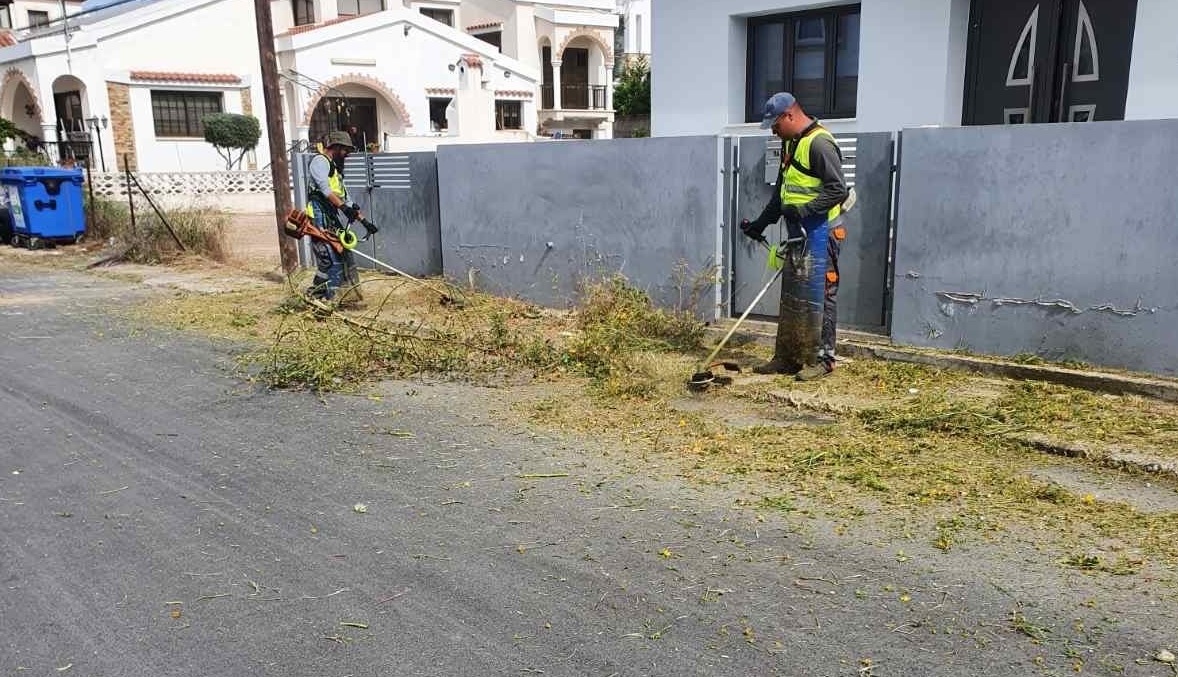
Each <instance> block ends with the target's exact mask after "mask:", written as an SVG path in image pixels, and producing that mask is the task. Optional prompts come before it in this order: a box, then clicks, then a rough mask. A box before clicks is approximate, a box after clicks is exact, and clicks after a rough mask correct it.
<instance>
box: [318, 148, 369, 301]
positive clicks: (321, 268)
mask: <svg viewBox="0 0 1178 677" xmlns="http://www.w3.org/2000/svg"><path fill="white" fill-rule="evenodd" d="M325 145H326V148H325V149H324V150H323V151H322V152H319V153H316V155H315V157H313V158H311V163H310V166H309V167H308V168H307V174H308V177H309V181H308V185H307V206H306V210H307V215H308V216H310V217H311V218H312V219H313V220H314V222H315V225H316V226H317V227H318V228H319V229H321V230H323V231H325V232H332V233H334V232H338V231H341V230H347V229H348V226H349V225H350V224H351V223H353V222H355V221H361V222H362V223H363V224H364V228H365V230H367V231H368V234H369V235H372V234H374V233H376V230H377V229H376V226H374V225H371V224H369V223H368V222H367V221H364V215H363V214H362V213H361V212H360V208H359V206H358V205H357V204H355V203H354V202H348V189H347V187H346V186H344V161H345V160H346V159H347V157H348V154H349V153H351V152H352V151H354V150H355V146H353V145H352V136H351V135H350V134H348V133H347V132H344V131H334V132H329V133H328V134H327V139H326V144H325ZM341 216H342V217H344V218H342V219H341ZM345 219H346V220H345ZM311 250H312V252H313V253H314V254H315V261H316V267H317V271H316V273H315V279H314V280H313V281H312V283H311V289H309V290H308V294H310V295H311V296H314V297H318V298H322V299H326V300H332V299H334V298H335V296H336V294H337V293H338V292H339V289H340V287H341V285H342V284H343V282H344V281H345V280H346V281H347V282H348V283H349V284H350V285H351V288H350V289H349V290H348V292H347V293H346V294H345V295H344V296H345V298H346V299H347V301H349V302H351V301H353V300H354V301H356V302H359V301H362V300H363V296H362V295H361V294H360V291H359V289H357V288H356V285H358V284H359V283H360V277H359V275H358V273H357V271H356V262H355V257H353V256H352V251H351V250H350V249H345V250H344V251H343V252H342V253H338V252H336V251H335V249H333V248H332V247H331V245H330V244H329V243H327V242H324V241H322V240H312V241H311Z"/></svg>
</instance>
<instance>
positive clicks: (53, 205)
mask: <svg viewBox="0 0 1178 677" xmlns="http://www.w3.org/2000/svg"><path fill="white" fill-rule="evenodd" d="M33 206H34V207H36V208H37V209H38V210H41V209H46V208H48V209H57V200H56V199H51V200H49V201H48V202H42V201H41V200H34V201H33Z"/></svg>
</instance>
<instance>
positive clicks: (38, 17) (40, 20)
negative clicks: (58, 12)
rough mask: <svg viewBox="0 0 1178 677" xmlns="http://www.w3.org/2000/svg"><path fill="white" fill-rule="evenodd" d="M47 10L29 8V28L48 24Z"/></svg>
mask: <svg viewBox="0 0 1178 677" xmlns="http://www.w3.org/2000/svg"><path fill="white" fill-rule="evenodd" d="M48 25H49V12H40V11H37V10H32V9H30V10H29V28H32V27H34V26H48Z"/></svg>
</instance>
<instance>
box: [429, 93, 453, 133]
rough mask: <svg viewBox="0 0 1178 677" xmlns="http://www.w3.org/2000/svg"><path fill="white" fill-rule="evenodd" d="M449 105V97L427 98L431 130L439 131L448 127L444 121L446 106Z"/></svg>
mask: <svg viewBox="0 0 1178 677" xmlns="http://www.w3.org/2000/svg"><path fill="white" fill-rule="evenodd" d="M449 106H450V97H445V98H443V97H434V96H431V97H430V98H429V126H430V130H431V131H435V132H440V131H444V130H446V129H448V128H449V125H448V124H447V123H446V108H448V107H449Z"/></svg>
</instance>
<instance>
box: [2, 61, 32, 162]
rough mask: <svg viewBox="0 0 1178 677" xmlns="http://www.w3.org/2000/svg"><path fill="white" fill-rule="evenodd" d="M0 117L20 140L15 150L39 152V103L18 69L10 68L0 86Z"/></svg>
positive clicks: (16, 142)
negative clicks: (11, 126) (14, 128)
mask: <svg viewBox="0 0 1178 677" xmlns="http://www.w3.org/2000/svg"><path fill="white" fill-rule="evenodd" d="M0 117H3V118H4V119H6V120H8V121H10V122H12V123H13V124H14V125H16V128H17V129H18V130H19V131H20V132H21V134H22V138H21V139H19V140H17V141H15V142H13V143H12V144H11V145H12V146H13V147H14V149H15V148H22V147H23V148H26V149H29V150H39V149H40V148H41V147H42V140H41V102H40V100H39V99H38V98H37V94H36V91H35V90H34V89H33V85H32V84H31V83H30V82H29V79H28V78H27V77H26V76H25V74H24V73H23V72H22V71H21V70H20V69H18V68H10V69H8V71H7V72H6V73H5V74H4V79H3V83H2V84H0Z"/></svg>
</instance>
